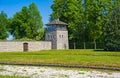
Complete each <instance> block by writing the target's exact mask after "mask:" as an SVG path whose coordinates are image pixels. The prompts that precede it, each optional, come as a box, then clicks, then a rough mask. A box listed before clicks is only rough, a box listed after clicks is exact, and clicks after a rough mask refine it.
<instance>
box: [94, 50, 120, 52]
mask: <svg viewBox="0 0 120 78" xmlns="http://www.w3.org/2000/svg"><path fill="white" fill-rule="evenodd" d="M94 51H95V52H120V51H109V50H104V49H96V50H94Z"/></svg>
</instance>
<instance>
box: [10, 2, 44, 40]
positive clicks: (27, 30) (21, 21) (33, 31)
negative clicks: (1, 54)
mask: <svg viewBox="0 0 120 78" xmlns="http://www.w3.org/2000/svg"><path fill="white" fill-rule="evenodd" d="M42 26H43V23H42V17H41V15H40V12H39V11H38V9H37V6H36V5H35V3H32V4H30V5H29V8H27V7H26V6H24V7H22V10H21V11H20V12H17V13H16V14H15V15H14V17H13V19H12V21H11V24H10V28H11V30H10V32H11V34H12V35H13V36H14V37H15V39H26V38H28V39H34V40H40V39H41V38H42V36H43V32H44V31H43V30H42ZM40 31H41V32H40ZM38 38H39V39H38Z"/></svg>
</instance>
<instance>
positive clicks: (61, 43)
mask: <svg viewBox="0 0 120 78" xmlns="http://www.w3.org/2000/svg"><path fill="white" fill-rule="evenodd" d="M57 49H69V45H68V31H59V30H58V31H57Z"/></svg>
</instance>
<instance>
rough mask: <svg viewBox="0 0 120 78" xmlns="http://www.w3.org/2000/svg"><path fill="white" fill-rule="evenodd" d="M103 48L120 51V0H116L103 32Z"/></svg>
mask: <svg viewBox="0 0 120 78" xmlns="http://www.w3.org/2000/svg"><path fill="white" fill-rule="evenodd" d="M104 41H105V49H106V50H110V51H120V1H119V0H118V1H117V0H116V1H115V5H114V6H113V8H112V14H111V16H110V18H109V22H108V24H107V25H106V27H105V32H104Z"/></svg>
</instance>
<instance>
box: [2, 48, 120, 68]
mask: <svg viewBox="0 0 120 78" xmlns="http://www.w3.org/2000/svg"><path fill="white" fill-rule="evenodd" d="M0 62H14V63H20V64H21V63H23V64H66V65H84V66H107V67H118V68H120V52H108V51H107V52H104V51H94V50H90V49H89V50H47V51H39V52H2V53H0Z"/></svg>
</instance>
